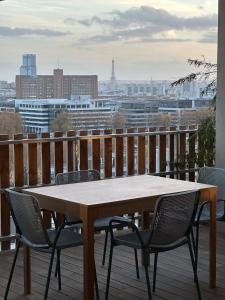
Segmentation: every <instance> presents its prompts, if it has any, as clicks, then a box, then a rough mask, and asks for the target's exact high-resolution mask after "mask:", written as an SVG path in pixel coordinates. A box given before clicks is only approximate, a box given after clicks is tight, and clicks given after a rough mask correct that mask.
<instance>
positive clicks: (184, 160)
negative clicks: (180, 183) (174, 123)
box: [179, 126, 186, 180]
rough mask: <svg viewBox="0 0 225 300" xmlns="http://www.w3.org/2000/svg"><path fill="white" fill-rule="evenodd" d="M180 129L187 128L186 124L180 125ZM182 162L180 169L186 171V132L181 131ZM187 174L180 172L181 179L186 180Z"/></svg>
mask: <svg viewBox="0 0 225 300" xmlns="http://www.w3.org/2000/svg"><path fill="white" fill-rule="evenodd" d="M180 130H186V126H180ZM179 157H180V164H179V169H180V170H181V171H184V170H185V169H186V133H180V147H179ZM185 178H186V174H185V173H180V179H181V180H185Z"/></svg>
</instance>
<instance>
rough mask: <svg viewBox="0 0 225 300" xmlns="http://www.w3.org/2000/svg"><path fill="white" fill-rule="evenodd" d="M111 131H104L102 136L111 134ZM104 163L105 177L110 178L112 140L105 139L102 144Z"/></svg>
mask: <svg viewBox="0 0 225 300" xmlns="http://www.w3.org/2000/svg"><path fill="white" fill-rule="evenodd" d="M111 133H112V130H108V129H107V130H104V134H106V135H107V134H111ZM104 158H105V159H104V163H105V177H106V178H108V177H112V139H111V138H107V139H105V143H104Z"/></svg>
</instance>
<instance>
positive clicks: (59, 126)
mask: <svg viewBox="0 0 225 300" xmlns="http://www.w3.org/2000/svg"><path fill="white" fill-rule="evenodd" d="M51 128H52V130H53V131H63V132H65V131H68V130H71V129H73V124H72V120H71V118H70V114H69V113H68V111H66V110H64V111H61V112H60V113H58V115H57V117H56V118H55V119H54V120H53V121H52V123H51Z"/></svg>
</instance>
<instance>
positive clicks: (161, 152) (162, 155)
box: [159, 127, 166, 172]
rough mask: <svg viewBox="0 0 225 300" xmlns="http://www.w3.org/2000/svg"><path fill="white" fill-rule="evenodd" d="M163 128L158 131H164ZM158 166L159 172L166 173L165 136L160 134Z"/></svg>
mask: <svg viewBox="0 0 225 300" xmlns="http://www.w3.org/2000/svg"><path fill="white" fill-rule="evenodd" d="M165 129H166V128H165V127H161V128H160V131H165ZM159 160H160V161H159V166H160V169H159V171H160V172H165V171H166V135H165V134H162V135H160V136H159Z"/></svg>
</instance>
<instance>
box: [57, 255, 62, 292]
mask: <svg viewBox="0 0 225 300" xmlns="http://www.w3.org/2000/svg"><path fill="white" fill-rule="evenodd" d="M60 254H61V251H60V250H57V264H56V267H57V273H58V289H59V291H61V289H62V284H61V265H60Z"/></svg>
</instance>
